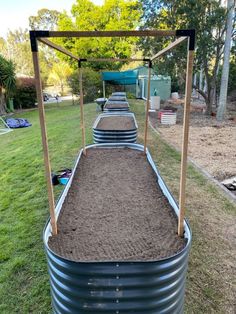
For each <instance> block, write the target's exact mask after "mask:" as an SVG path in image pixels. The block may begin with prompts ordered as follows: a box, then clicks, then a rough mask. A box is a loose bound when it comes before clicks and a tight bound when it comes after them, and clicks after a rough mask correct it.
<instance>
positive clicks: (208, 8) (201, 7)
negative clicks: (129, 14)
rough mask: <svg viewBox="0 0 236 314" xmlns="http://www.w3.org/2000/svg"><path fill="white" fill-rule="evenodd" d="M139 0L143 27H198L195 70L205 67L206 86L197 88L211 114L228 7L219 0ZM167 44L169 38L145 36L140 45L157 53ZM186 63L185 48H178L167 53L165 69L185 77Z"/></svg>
mask: <svg viewBox="0 0 236 314" xmlns="http://www.w3.org/2000/svg"><path fill="white" fill-rule="evenodd" d="M140 3H141V4H142V5H143V12H144V14H143V17H142V24H143V26H142V28H161V29H192V28H194V29H195V30H196V58H195V72H199V71H200V70H201V69H202V70H203V72H204V76H205V80H206V85H207V88H206V90H204V89H200V88H198V86H195V87H196V88H197V91H198V92H199V93H200V94H201V95H202V96H203V97H204V99H205V102H206V105H207V111H206V113H207V114H211V113H212V106H213V103H214V100H215V97H214V94H215V90H216V83H217V73H218V69H219V63H220V60H221V57H222V52H223V47H224V36H225V29H226V28H225V21H226V15H227V10H226V8H224V7H222V6H221V3H220V1H216V0H211V1H209V0H198V1H197V0H191V1H189V0H183V1H177V0H172V1H166V0H140ZM150 8H151V9H150ZM172 40H173V39H172ZM167 44H168V39H161V40H159V41H157V40H156V39H155V40H153V39H148V40H146V39H144V40H141V44H140V46H141V47H142V48H143V49H144V51H145V52H146V51H148V49H149V47H150V46H151V47H152V53H156V52H157V51H158V50H160V49H162V48H163V47H165V46H166V45H167ZM185 62H186V50H185V48H181V47H179V48H178V49H177V50H175V51H174V50H173V52H172V51H171V52H170V53H168V54H167V56H166V59H165V62H162V65H163V67H165V69H166V72H167V71H171V72H172V74H173V75H174V74H175V75H176V74H177V75H178V76H179V77H182V78H183V77H184V73H183V69H184V66H183V64H184V63H185ZM158 65H159V64H158ZM159 67H160V66H159ZM160 68H161V67H160ZM173 72H174V73H173ZM166 74H168V73H166Z"/></svg>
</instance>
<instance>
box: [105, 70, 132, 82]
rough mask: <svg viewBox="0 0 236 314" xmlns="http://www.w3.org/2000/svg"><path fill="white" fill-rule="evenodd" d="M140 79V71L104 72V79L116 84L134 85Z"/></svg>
mask: <svg viewBox="0 0 236 314" xmlns="http://www.w3.org/2000/svg"><path fill="white" fill-rule="evenodd" d="M137 79H138V71H137V70H131V71H123V72H102V80H103V81H106V82H109V83H111V84H114V85H134V84H136V81H137Z"/></svg>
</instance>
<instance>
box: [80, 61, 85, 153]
mask: <svg viewBox="0 0 236 314" xmlns="http://www.w3.org/2000/svg"><path fill="white" fill-rule="evenodd" d="M79 88H80V92H79V94H80V96H79V100H80V121H81V129H82V143H83V154H84V155H86V149H85V145H86V144H85V125H84V95H83V73H82V68H81V64H80V65H79Z"/></svg>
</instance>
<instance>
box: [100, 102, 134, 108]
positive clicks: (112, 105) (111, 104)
mask: <svg viewBox="0 0 236 314" xmlns="http://www.w3.org/2000/svg"><path fill="white" fill-rule="evenodd" d="M105 108H107V109H116V108H119V109H120V108H127V109H128V108H129V104H128V103H126V102H120V103H119V102H118V101H117V102H109V103H106V105H105Z"/></svg>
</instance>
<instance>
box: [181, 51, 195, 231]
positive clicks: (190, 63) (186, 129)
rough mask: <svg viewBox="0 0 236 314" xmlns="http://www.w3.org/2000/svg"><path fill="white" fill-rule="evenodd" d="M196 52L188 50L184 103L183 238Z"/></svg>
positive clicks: (182, 159) (182, 166)
mask: <svg viewBox="0 0 236 314" xmlns="http://www.w3.org/2000/svg"><path fill="white" fill-rule="evenodd" d="M193 59H194V50H188V59H187V73H186V88H185V103H184V124H183V141H182V156H181V173H180V192H179V221H178V235H179V236H180V237H183V232H184V226H183V224H184V213H185V190H186V171H187V153H188V136H189V114H190V102H191V94H192V75H193Z"/></svg>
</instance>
